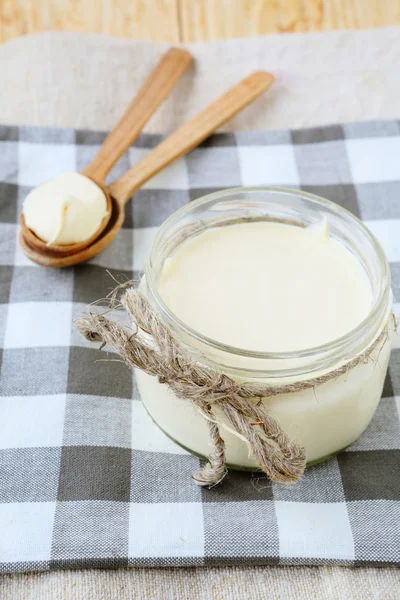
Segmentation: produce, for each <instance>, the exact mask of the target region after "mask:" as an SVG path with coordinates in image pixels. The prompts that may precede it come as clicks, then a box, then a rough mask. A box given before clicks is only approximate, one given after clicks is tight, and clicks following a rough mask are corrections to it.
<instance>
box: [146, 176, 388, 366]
mask: <svg viewBox="0 0 400 600" xmlns="http://www.w3.org/2000/svg"><path fill="white" fill-rule="evenodd" d="M252 192H267V193H270V192H272V193H277V194H281V195H291V196H297V197H298V198H303V199H305V200H311V201H313V202H315V203H318V204H322V205H323V206H326V207H327V208H329V210H330V211H332V212H333V213H335V214H336V215H338V216H339V217H340V218H342V219H346V220H347V221H350V222H351V223H353V224H354V225H355V226H356V227H357V228H358V229H359V230H361V232H362V233H363V234H364V235H366V237H367V238H368V239H369V241H370V243H371V245H372V247H373V249H374V251H375V254H376V257H377V259H378V261H379V264H380V268H381V269H382V279H383V280H384V281H385V282H386V284H385V285H384V286H382V289H381V290H380V293H379V294H378V296H377V298H376V299H375V302H374V304H373V306H372V307H371V310H370V311H369V313H368V315H367V316H366V317H365V318H364V319H363V320H362V321H361V322H360V323H359V324H358V325H357V326H356V327H354V328H353V329H351V330H350V331H348V332H347V333H345V334H344V335H342V336H340V337H338V338H335V339H333V340H331V341H329V342H325V343H324V344H320V345H318V346H313V347H311V348H304V349H300V350H296V351H289V352H264V351H255V350H249V349H245V348H240V347H238V346H231V345H229V344H224V343H223V342H220V341H218V340H216V339H214V338H211V337H209V336H206V335H204V334H202V333H201V332H199V331H197V330H195V329H193V328H192V327H190V326H189V325H187V324H186V323H185V322H184V321H182V320H181V319H180V318H179V317H178V316H177V315H176V314H175V313H174V312H173V311H172V310H171V309H170V308H169V307H168V306H167V305H166V303H165V302H164V300H163V298H162V297H161V295H160V294H159V292H158V290H157V286H156V284H155V280H154V273H153V264H154V259H155V256H154V255H155V254H156V253H157V250H158V244H159V243H160V241H161V239H162V237H163V235H164V234H165V233H166V232H167V230H168V228H169V227H170V226H171V225H172V224H173V223H176V222H178V221H179V220H180V219H181V218H182V217H184V216H185V215H186V214H187V213H189V212H191V211H192V210H193V209H195V208H197V207H201V206H202V205H204V204H207V203H208V202H210V201H212V200H218V199H222V198H225V197H227V196H230V195H232V194H236V193H252ZM145 274H146V283H147V285H148V288H149V290H150V292H151V294H152V297H153V298H154V300H155V301H156V303H157V308H159V309H160V310H161V313H162V314H163V315H164V316H165V317H167V320H168V321H169V322H171V323H172V324H173V326H174V327H175V328H176V329H177V330H178V331H181V332H183V333H185V334H186V335H187V336H188V337H189V339H190V338H192V339H194V340H197V341H198V342H201V343H202V344H204V345H205V346H208V347H210V348H213V349H215V350H219V351H222V352H224V353H227V354H233V355H236V356H242V357H246V358H253V359H263V360H277V359H278V360H281V359H283V360H285V359H299V358H309V357H313V356H316V355H319V354H321V353H328V352H329V353H331V352H334V351H335V350H338V349H340V348H342V347H343V346H346V345H347V344H349V343H351V342H352V341H353V340H354V339H355V338H358V337H359V336H363V335H365V334H367V333H368V332H369V331H370V324H371V322H374V320H375V319H376V318H377V317H378V315H379V312H380V311H381V309H382V304H383V303H384V305H385V306H387V305H388V303H389V300H390V294H391V275H390V267H389V263H388V260H387V258H386V255H385V253H384V251H383V248H382V246H381V244H380V243H379V242H378V240H377V239H376V237H375V236H374V235H373V233H372V232H371V231H370V230H369V229H368V227H366V225H364V223H363V222H362V221H361V220H360V219H359V218H358V217H356V216H355V215H354V214H353V213H351V212H350V211H348V210H347V209H345V208H343V207H342V206H339V205H338V204H336V203H335V202H332V201H331V200H327V199H326V198H322V197H321V196H317V195H316V194H311V193H309V192H304V191H302V190H298V189H292V188H285V187H270V186H251V187H245V186H244V187H235V188H227V189H224V190H220V191H218V192H214V193H211V194H207V195H205V196H202V197H200V198H198V199H196V200H193V201H192V202H189V203H188V204H186V205H185V206H183V207H181V208H180V209H178V210H177V211H175V212H174V213H173V214H172V215H171V216H170V217H168V218H167V219H166V220H165V221H164V223H163V224H162V225H161V227H160V228H159V229H158V231H157V233H156V235H155V237H154V240H153V243H152V246H151V249H150V252H149V254H148V256H147V260H146V265H145Z"/></svg>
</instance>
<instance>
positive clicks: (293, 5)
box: [0, 0, 400, 43]
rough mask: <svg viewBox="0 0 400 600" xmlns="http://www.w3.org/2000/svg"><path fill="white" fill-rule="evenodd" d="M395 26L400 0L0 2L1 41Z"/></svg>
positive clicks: (189, 37)
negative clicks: (77, 34)
mask: <svg viewBox="0 0 400 600" xmlns="http://www.w3.org/2000/svg"><path fill="white" fill-rule="evenodd" d="M399 24H400V0H0V41H6V40H9V39H12V38H15V37H17V36H20V35H25V34H29V33H37V32H41V31H54V30H58V31H84V32H97V33H108V34H111V35H114V36H117V37H122V38H137V39H148V40H164V41H169V42H175V43H176V42H179V41H181V42H196V41H200V40H213V39H226V38H232V37H243V36H254V35H262V34H265V33H272V32H293V31H326V30H330V29H365V28H371V27H382V26H385V25H399Z"/></svg>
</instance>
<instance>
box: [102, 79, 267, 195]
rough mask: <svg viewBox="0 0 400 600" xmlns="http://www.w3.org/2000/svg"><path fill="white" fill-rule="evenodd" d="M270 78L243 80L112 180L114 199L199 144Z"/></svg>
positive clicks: (126, 193) (255, 96) (252, 97)
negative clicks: (115, 179)
mask: <svg viewBox="0 0 400 600" xmlns="http://www.w3.org/2000/svg"><path fill="white" fill-rule="evenodd" d="M273 81H274V77H273V75H271V74H270V73H266V72H264V71H258V72H256V73H253V74H252V75H250V76H249V77H246V78H245V79H242V81H240V82H239V83H238V84H237V85H235V86H234V87H233V88H231V89H230V90H229V91H228V92H227V93H226V94H224V95H223V96H221V97H220V98H218V99H217V100H216V101H215V102H213V103H212V104H210V105H209V106H208V107H207V108H205V109H204V110H202V111H201V112H200V113H199V114H197V115H196V116H195V117H193V119H191V120H190V121H188V122H187V123H185V124H184V125H182V126H181V127H179V129H177V130H176V131H175V132H174V133H172V134H171V135H170V136H169V137H168V138H167V139H165V140H164V141H163V142H161V144H159V145H158V146H157V147H156V148H155V149H154V150H152V151H151V152H150V153H149V154H148V155H147V156H145V157H144V158H143V159H142V160H141V161H140V162H138V163H137V164H136V165H134V166H133V167H132V168H131V169H129V171H127V172H126V173H125V174H124V175H123V176H122V177H120V178H119V179H118V180H117V181H115V182H114V183H113V184H112V185H111V186H110V187H109V191H110V193H111V195H112V196H113V198H115V199H116V200H118V201H119V202H121V203H125V202H127V201H128V200H129V198H130V197H131V196H132V194H133V193H134V192H136V190H138V189H139V188H140V187H141V186H142V185H143V184H144V183H145V182H146V181H147V180H148V179H150V178H151V177H153V175H155V174H156V173H158V172H159V171H161V170H162V169H163V168H164V167H166V166H167V165H169V164H170V163H172V162H173V161H174V160H176V159H177V158H179V157H180V156H182V155H183V154H186V153H187V152H189V151H190V150H192V149H193V148H194V147H195V146H197V145H198V144H200V142H202V141H203V140H204V139H206V138H207V137H208V136H209V135H210V134H211V133H212V132H213V131H215V130H216V129H217V128H218V127H219V126H220V125H222V123H225V121H227V120H228V119H230V118H231V117H233V116H234V115H235V114H236V113H237V112H239V111H240V110H241V109H242V108H244V107H245V106H247V104H249V103H250V102H252V101H253V100H254V99H255V98H257V96H259V95H260V94H261V93H262V92H263V91H264V90H266V89H267V88H268V87H269V86H270V85H271V84H272V82H273Z"/></svg>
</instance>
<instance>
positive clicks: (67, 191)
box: [22, 173, 108, 245]
mask: <svg viewBox="0 0 400 600" xmlns="http://www.w3.org/2000/svg"><path fill="white" fill-rule="evenodd" d="M22 210H23V214H24V218H25V223H26V226H27V227H29V229H31V230H32V231H33V232H34V233H35V234H36V235H37V236H38V237H39V238H40V239H42V240H43V241H44V242H46V243H47V244H48V245H51V244H59V245H68V244H76V243H79V242H84V241H85V240H87V239H89V238H90V237H91V236H92V235H94V234H95V233H96V231H97V230H98V229H99V227H100V225H101V223H102V221H103V219H104V218H105V217H106V216H107V212H108V211H107V198H106V195H105V194H104V192H103V190H102V189H101V188H100V187H99V186H98V185H96V184H95V183H94V181H92V180H91V179H89V178H88V177H85V175H82V174H81V173H63V174H62V175H59V176H58V177H56V178H55V179H52V180H51V181H48V182H46V183H43V184H42V185H40V186H39V187H37V188H35V189H34V190H32V191H31V192H30V193H29V194H28V196H27V197H26V198H25V201H24V204H23V209H22Z"/></svg>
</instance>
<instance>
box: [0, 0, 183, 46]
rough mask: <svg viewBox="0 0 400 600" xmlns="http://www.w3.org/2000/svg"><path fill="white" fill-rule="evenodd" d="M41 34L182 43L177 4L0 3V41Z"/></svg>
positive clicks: (141, 0) (125, 0)
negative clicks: (68, 33)
mask: <svg viewBox="0 0 400 600" xmlns="http://www.w3.org/2000/svg"><path fill="white" fill-rule="evenodd" d="M39 31H83V32H91V33H109V34H111V35H114V36H116V37H123V38H136V39H148V40H164V41H168V42H172V43H176V42H178V41H179V24H178V6H177V0H0V41H3V42H4V41H6V40H9V39H12V38H15V37H17V36H19V35H24V34H29V33H37V32H39Z"/></svg>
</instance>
